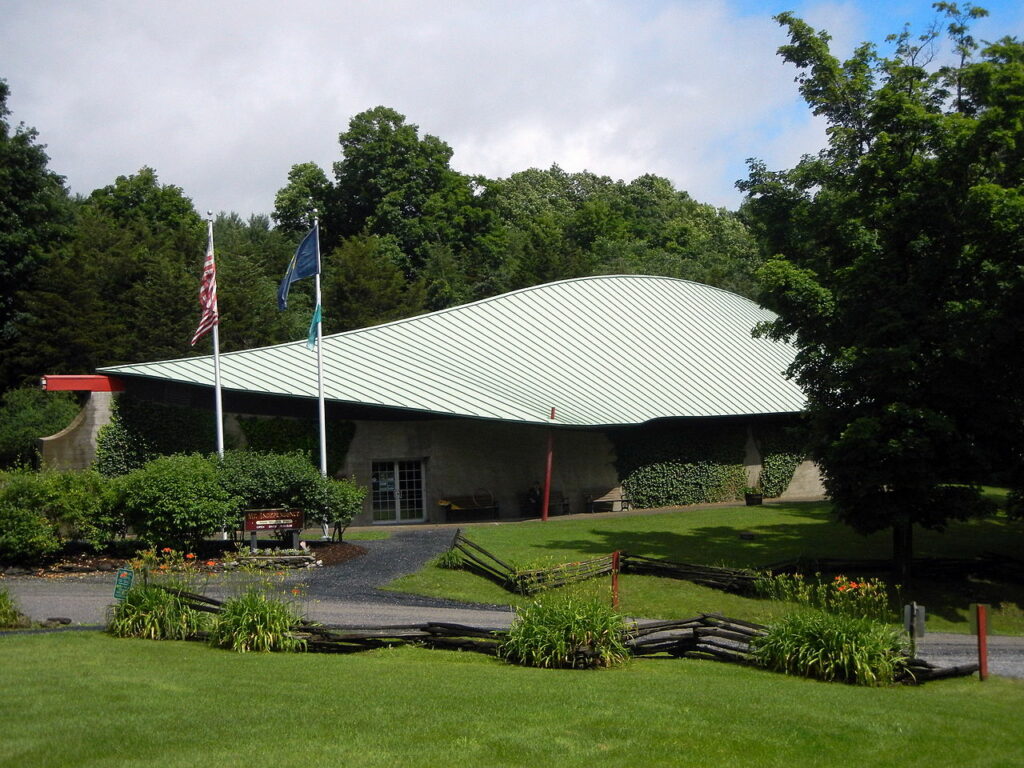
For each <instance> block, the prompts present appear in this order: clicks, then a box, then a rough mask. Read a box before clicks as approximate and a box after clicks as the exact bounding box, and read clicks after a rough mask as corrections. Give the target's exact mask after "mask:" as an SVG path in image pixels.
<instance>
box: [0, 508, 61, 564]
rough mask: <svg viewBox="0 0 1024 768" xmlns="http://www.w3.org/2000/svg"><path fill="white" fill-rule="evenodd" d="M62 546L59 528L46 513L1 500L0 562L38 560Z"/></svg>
mask: <svg viewBox="0 0 1024 768" xmlns="http://www.w3.org/2000/svg"><path fill="white" fill-rule="evenodd" d="M59 549H60V539H58V538H57V529H56V527H55V526H54V525H52V524H51V523H50V522H49V521H48V520H47V519H46V518H45V517H44V516H43V515H41V514H39V513H38V512H35V511H34V510H31V509H25V508H23V507H19V506H17V505H15V504H11V503H10V502H8V501H0V562H4V563H24V564H31V563H36V562H39V561H40V560H42V559H44V558H45V557H47V556H48V555H52V554H53V553H54V552H56V551H57V550H59Z"/></svg>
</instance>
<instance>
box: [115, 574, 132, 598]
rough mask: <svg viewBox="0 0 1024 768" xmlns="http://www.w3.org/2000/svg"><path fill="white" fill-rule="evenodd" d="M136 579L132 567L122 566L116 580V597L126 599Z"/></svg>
mask: <svg viewBox="0 0 1024 768" xmlns="http://www.w3.org/2000/svg"><path fill="white" fill-rule="evenodd" d="M134 580H135V572H134V571H133V570H132V569H131V568H122V569H121V570H119V571H118V572H117V581H115V582H114V599H115V600H124V597H125V595H127V594H128V590H129V589H131V588H132V582H133V581H134Z"/></svg>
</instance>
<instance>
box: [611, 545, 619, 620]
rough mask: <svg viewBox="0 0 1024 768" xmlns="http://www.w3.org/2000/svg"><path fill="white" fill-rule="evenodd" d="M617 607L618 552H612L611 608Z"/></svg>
mask: <svg viewBox="0 0 1024 768" xmlns="http://www.w3.org/2000/svg"><path fill="white" fill-rule="evenodd" d="M618 607H619V550H617V549H616V550H615V551H614V552H612V608H618Z"/></svg>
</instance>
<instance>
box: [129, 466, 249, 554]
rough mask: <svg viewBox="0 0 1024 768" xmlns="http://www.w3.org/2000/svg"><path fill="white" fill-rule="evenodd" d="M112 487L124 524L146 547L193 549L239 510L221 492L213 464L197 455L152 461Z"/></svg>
mask: <svg viewBox="0 0 1024 768" xmlns="http://www.w3.org/2000/svg"><path fill="white" fill-rule="evenodd" d="M115 487H116V490H117V496H118V504H119V508H120V510H121V511H122V513H123V515H124V519H125V520H127V521H128V523H129V524H130V525H131V526H132V528H133V529H134V531H135V533H136V534H137V535H138V536H139V538H140V539H142V540H143V541H144V542H146V543H147V544H149V545H151V546H172V547H175V548H177V549H193V548H194V545H195V544H196V543H198V542H199V541H200V540H201V539H202V538H203V537H205V536H208V535H210V534H211V533H213V532H214V531H216V530H218V529H219V528H220V527H221V526H222V525H224V524H225V523H227V522H228V521H231V520H233V519H234V518H235V517H236V516H237V514H238V509H239V506H240V499H238V498H236V497H233V496H231V495H230V494H228V492H227V491H226V490H224V488H223V487H222V485H221V483H220V477H219V473H218V471H217V467H216V465H215V463H214V462H213V461H211V460H209V459H207V458H204V457H203V456H200V455H198V454H191V455H176V456H162V457H160V458H158V459H154V460H153V461H150V462H148V463H147V464H146V465H145V466H144V467H142V469H137V470H135V471H134V472H131V473H129V474H127V475H124V476H123V477H120V478H118V480H117V482H116V484H115Z"/></svg>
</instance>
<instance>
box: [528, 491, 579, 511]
mask: <svg viewBox="0 0 1024 768" xmlns="http://www.w3.org/2000/svg"><path fill="white" fill-rule="evenodd" d="M516 498H517V499H518V501H519V515H520V516H521V517H540V516H541V514H542V512H543V509H544V500H543V499H541V502H540V504H538V505H537V508H536V509H534V508H533V505H532V504H531V503H530V496H529V494H527V493H520V494H518V495H517V496H516ZM548 514H549V515H568V514H569V500H568V499H567V498H565V494H563V493H562V492H561V491H551V498H550V499H548Z"/></svg>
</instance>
